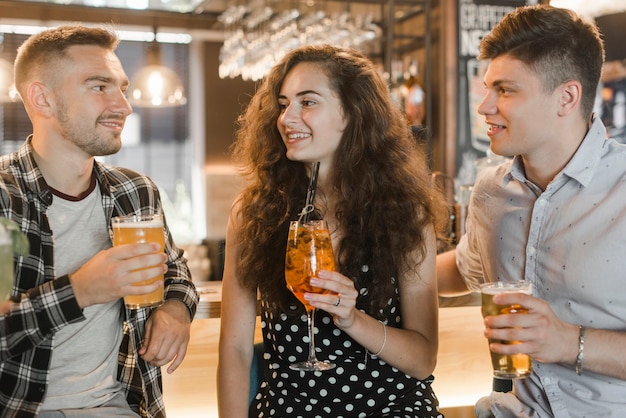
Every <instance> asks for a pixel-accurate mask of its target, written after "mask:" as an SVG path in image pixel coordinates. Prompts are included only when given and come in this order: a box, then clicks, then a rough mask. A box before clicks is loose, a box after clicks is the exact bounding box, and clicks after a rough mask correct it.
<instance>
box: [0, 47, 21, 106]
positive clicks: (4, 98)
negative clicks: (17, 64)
mask: <svg viewBox="0 0 626 418" xmlns="http://www.w3.org/2000/svg"><path fill="white" fill-rule="evenodd" d="M17 99H18V95H17V90H16V89H15V83H14V81H13V64H12V63H10V62H9V61H7V60H5V59H3V58H0V103H12V102H15V101H17Z"/></svg>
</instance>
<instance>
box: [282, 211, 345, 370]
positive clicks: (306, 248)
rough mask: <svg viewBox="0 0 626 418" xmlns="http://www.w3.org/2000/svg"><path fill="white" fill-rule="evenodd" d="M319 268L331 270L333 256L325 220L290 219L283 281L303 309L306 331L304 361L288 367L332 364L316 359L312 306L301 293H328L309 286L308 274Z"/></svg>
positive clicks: (321, 367) (325, 367)
mask: <svg viewBox="0 0 626 418" xmlns="http://www.w3.org/2000/svg"><path fill="white" fill-rule="evenodd" d="M320 270H335V257H334V255H333V246H332V243H331V240H330V232H329V231H328V225H327V224H326V221H323V220H314V221H307V222H301V221H291V223H290V225H289V238H288V240H287V253H286V256H285V281H286V282H287V287H288V288H289V290H291V291H292V292H293V294H294V295H295V296H296V297H297V298H298V300H299V301H300V302H302V304H303V305H304V307H305V308H306V313H307V325H308V334H309V355H308V359H307V360H306V361H303V362H301V363H295V364H292V365H290V366H289V367H290V368H291V369H293V370H304V371H315V370H330V369H332V368H333V367H335V365H334V364H331V363H328V362H325V361H320V360H318V359H317V357H316V355H315V342H314V335H313V334H314V332H315V324H314V314H315V308H314V307H313V306H311V305H309V303H308V302H307V301H306V300H305V299H304V294H305V293H329V291H328V290H326V289H320V288H318V287H314V286H311V284H310V280H311V277H315V276H317V274H318V273H319V271H320Z"/></svg>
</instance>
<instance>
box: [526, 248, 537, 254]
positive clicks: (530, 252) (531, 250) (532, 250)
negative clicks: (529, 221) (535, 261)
mask: <svg viewBox="0 0 626 418" xmlns="http://www.w3.org/2000/svg"><path fill="white" fill-rule="evenodd" d="M535 251H536V250H535V247H528V254H531V255H532V254H535Z"/></svg>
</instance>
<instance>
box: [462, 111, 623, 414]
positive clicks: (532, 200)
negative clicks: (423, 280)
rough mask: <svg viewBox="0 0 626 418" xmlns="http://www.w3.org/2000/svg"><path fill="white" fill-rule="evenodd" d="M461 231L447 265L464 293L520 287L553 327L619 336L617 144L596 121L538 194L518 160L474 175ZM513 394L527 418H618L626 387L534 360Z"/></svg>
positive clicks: (620, 200) (619, 151) (619, 176)
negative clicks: (547, 313)
mask: <svg viewBox="0 0 626 418" xmlns="http://www.w3.org/2000/svg"><path fill="white" fill-rule="evenodd" d="M466 228H467V230H466V231H467V232H466V235H464V236H463V238H462V239H461V242H460V243H459V245H458V246H457V250H456V257H457V265H458V267H459V270H460V272H461V274H463V276H464V277H465V279H466V281H467V284H468V286H469V287H470V288H472V289H475V290H476V289H477V287H478V285H479V284H480V283H482V282H483V281H486V282H491V281H496V280H504V281H506V280H520V279H525V280H528V281H530V282H532V284H533V294H534V295H535V296H537V297H540V298H542V299H544V300H546V301H547V302H549V303H550V306H551V307H552V309H553V310H554V312H555V313H556V315H557V316H558V317H559V318H560V319H561V320H563V321H566V322H569V323H572V324H582V325H584V326H587V327H590V328H599V329H607V330H614V331H624V332H626V145H622V144H618V143H617V142H615V141H613V140H610V139H607V138H606V129H605V127H604V125H603V124H602V122H601V121H600V119H599V118H597V117H596V118H595V119H594V122H593V124H592V126H591V129H590V130H589V132H588V133H587V135H586V136H585V138H584V140H583V142H582V144H581V145H580V147H579V149H578V150H577V151H576V154H575V155H574V156H573V157H572V159H571V160H570V161H569V163H568V164H567V165H566V167H565V168H564V169H563V170H562V171H561V172H560V173H559V174H558V175H557V176H556V177H555V178H554V179H553V181H552V182H551V183H550V184H549V185H548V187H547V188H546V190H545V191H543V192H542V191H541V190H540V189H539V188H538V187H537V186H535V185H534V184H532V183H531V182H530V181H529V180H528V179H527V178H526V177H525V175H524V170H523V166H522V164H521V160H520V159H519V157H516V158H515V159H513V160H512V161H510V162H507V163H504V164H503V165H500V166H497V167H491V168H488V169H485V171H484V172H481V173H480V175H479V176H478V178H477V180H476V183H475V185H474V189H473V191H472V198H471V202H470V206H469V216H468V219H467V225H466ZM624 361H626V357H625V360H624ZM514 388H515V392H516V394H517V397H518V399H519V400H520V401H521V402H522V409H523V410H525V413H526V414H527V415H528V416H532V417H552V416H554V417H557V418H561V417H563V418H565V417H567V418H570V417H589V418H591V417H593V418H600V417H624V416H626V381H623V380H619V379H615V378H612V377H607V376H603V375H599V374H595V373H592V372H589V371H584V373H583V374H582V376H578V375H577V374H576V372H575V369H574V365H573V364H545V363H537V362H535V363H534V364H533V374H532V376H531V377H529V378H527V379H523V380H517V381H516V382H515V386H514ZM496 415H498V414H496ZM520 415H521V414H519V413H516V415H515V416H520ZM504 416H507V415H504ZM509 416H510V415H509ZM521 416H523V415H521Z"/></svg>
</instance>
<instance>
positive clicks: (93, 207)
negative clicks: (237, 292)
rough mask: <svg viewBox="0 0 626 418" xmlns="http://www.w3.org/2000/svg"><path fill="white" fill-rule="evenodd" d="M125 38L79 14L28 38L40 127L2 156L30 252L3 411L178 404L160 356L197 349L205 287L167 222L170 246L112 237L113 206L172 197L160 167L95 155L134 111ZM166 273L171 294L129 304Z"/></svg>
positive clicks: (140, 410) (10, 327) (32, 105)
mask: <svg viewBox="0 0 626 418" xmlns="http://www.w3.org/2000/svg"><path fill="white" fill-rule="evenodd" d="M117 44H118V39H117V37H116V35H115V34H114V33H113V32H111V31H110V30H106V29H96V28H85V27H80V26H66V27H60V28H56V29H50V30H47V31H44V32H42V33H40V34H37V35H33V36H31V37H30V38H29V39H28V40H27V41H26V42H25V43H24V44H23V45H22V46H21V47H20V49H19V51H18V56H17V58H16V63H15V72H16V87H17V89H18V91H19V93H20V96H21V97H22V100H23V102H24V106H25V108H26V111H27V112H28V115H29V117H30V119H31V121H32V123H33V134H32V135H31V136H30V137H29V138H28V139H27V140H26V142H25V143H24V145H23V146H22V148H21V149H20V150H19V151H18V152H16V153H14V154H11V155H6V156H3V157H1V158H0V216H3V217H6V218H10V219H12V220H14V221H15V222H17V224H18V225H19V226H20V228H21V230H22V231H23V232H24V233H25V234H26V235H27V237H28V240H29V242H30V255H28V256H26V257H22V256H20V257H18V258H17V263H16V269H15V273H16V278H15V283H14V286H13V291H12V296H11V299H12V302H13V303H12V304H11V305H10V306H9V307H8V312H5V313H4V314H3V315H0V416H1V417H31V416H33V417H34V416H38V417H64V416H73V417H78V416H83V417H85V416H87V417H113V416H115V417H137V416H141V417H164V416H165V408H164V405H163V399H162V383H161V372H160V367H161V366H163V365H168V369H167V371H168V373H171V372H173V371H174V370H176V368H177V367H178V366H179V365H180V363H181V362H182V360H183V358H184V356H185V353H186V349H187V343H188V341H189V331H190V324H191V319H192V318H193V316H194V314H195V310H196V305H197V303H198V294H197V292H196V290H195V288H194V286H193V284H192V282H191V279H190V275H189V269H188V268H187V265H186V260H185V259H184V258H183V257H182V251H181V250H179V249H177V248H176V246H175V245H174V242H173V240H172V237H171V235H170V233H169V230H168V229H167V226H166V227H165V238H166V243H165V251H164V253H163V252H159V251H158V249H157V248H155V246H153V245H152V244H133V245H129V246H124V247H112V246H111V226H110V221H111V218H112V217H114V216H119V215H125V214H152V213H160V212H161V209H162V208H161V202H160V198H159V193H158V190H157V187H156V186H155V184H154V183H153V182H152V181H151V180H150V179H149V178H148V177H146V176H143V175H140V174H138V173H136V172H134V171H131V170H127V169H121V168H114V167H110V166H106V165H103V164H101V163H98V162H96V161H95V159H94V157H95V156H99V155H109V154H112V153H115V152H117V151H118V150H119V149H120V147H121V138H120V134H121V132H122V128H123V126H124V121H125V119H126V117H127V116H128V115H129V114H130V113H131V111H132V109H131V107H130V105H129V104H128V101H127V100H126V97H125V93H126V89H127V87H128V79H127V77H126V74H125V73H124V70H123V68H122V66H121V63H120V61H119V59H118V58H117V56H116V55H115V52H114V51H115V48H116V47H117ZM160 273H164V274H165V302H164V303H163V304H162V305H160V306H159V307H157V308H141V309H137V310H129V309H126V308H125V307H124V304H123V302H122V297H123V296H124V295H128V294H143V293H149V292H151V291H153V290H155V287H156V285H143V286H136V285H134V284H135V283H137V282H139V281H142V280H145V279H146V278H148V277H154V276H156V275H158V274H160ZM2 306H3V308H4V307H5V305H2Z"/></svg>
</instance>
